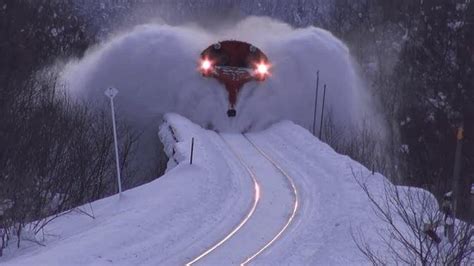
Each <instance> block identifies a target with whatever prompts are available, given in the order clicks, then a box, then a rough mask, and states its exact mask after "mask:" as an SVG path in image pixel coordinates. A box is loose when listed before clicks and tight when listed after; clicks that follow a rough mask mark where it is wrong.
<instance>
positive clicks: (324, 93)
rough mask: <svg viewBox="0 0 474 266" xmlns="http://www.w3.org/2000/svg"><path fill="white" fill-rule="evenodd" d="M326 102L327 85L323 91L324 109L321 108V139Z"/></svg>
mask: <svg viewBox="0 0 474 266" xmlns="http://www.w3.org/2000/svg"><path fill="white" fill-rule="evenodd" d="M325 100H326V84H324V89H323V107H322V108H321V124H320V126H319V139H320V140H322V139H321V135H322V133H323V118H324V102H325Z"/></svg>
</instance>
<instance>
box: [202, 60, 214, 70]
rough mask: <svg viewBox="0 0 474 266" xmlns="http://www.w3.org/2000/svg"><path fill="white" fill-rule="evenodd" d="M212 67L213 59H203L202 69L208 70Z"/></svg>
mask: <svg viewBox="0 0 474 266" xmlns="http://www.w3.org/2000/svg"><path fill="white" fill-rule="evenodd" d="M211 67H212V63H211V61H209V60H208V59H204V60H202V62H201V69H202V70H204V71H208V70H210V69H211Z"/></svg>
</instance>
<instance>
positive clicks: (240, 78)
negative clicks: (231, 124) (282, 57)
mask: <svg viewBox="0 0 474 266" xmlns="http://www.w3.org/2000/svg"><path fill="white" fill-rule="evenodd" d="M269 70H270V64H269V61H268V58H267V56H266V55H265V54H264V53H263V52H262V51H261V50H260V49H258V48H257V47H255V46H253V45H251V44H249V43H246V42H241V41H234V40H231V41H221V42H218V43H215V44H212V45H211V46H209V47H207V48H206V49H205V50H204V51H203V52H202V53H201V58H200V65H199V71H200V72H201V74H202V75H203V76H204V77H211V78H215V79H217V80H218V81H219V82H220V83H222V84H223V85H224V86H225V88H226V90H227V92H228V93H229V110H228V111H227V116H228V117H234V116H236V114H237V112H236V110H235V104H236V102H237V95H238V94H239V91H240V89H241V88H242V86H243V85H244V84H245V83H247V82H250V81H259V82H261V81H264V80H265V79H266V78H267V77H268V76H269V74H270V72H269Z"/></svg>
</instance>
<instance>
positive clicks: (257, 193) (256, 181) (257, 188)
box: [186, 135, 299, 265]
mask: <svg viewBox="0 0 474 266" xmlns="http://www.w3.org/2000/svg"><path fill="white" fill-rule="evenodd" d="M242 136H243V138H244V139H245V140H246V141H247V142H248V143H249V145H250V146H251V147H252V149H254V150H255V151H257V153H258V154H260V156H261V157H262V158H263V159H264V160H266V161H268V162H269V163H270V164H271V165H272V166H273V167H274V168H275V169H276V170H277V171H278V172H279V173H280V174H281V175H282V176H284V177H285V180H286V182H287V186H286V187H288V188H289V189H290V190H291V194H292V198H293V202H292V204H291V206H292V208H291V209H290V210H288V215H287V217H288V218H287V220H286V221H285V223H284V225H283V226H282V227H281V228H280V229H279V230H278V231H277V232H276V233H275V234H273V235H272V236H267V239H265V242H264V243H263V244H261V245H260V246H259V248H258V249H257V250H254V251H251V252H249V255H246V257H244V258H242V262H241V263H240V265H246V264H248V263H250V262H252V260H254V259H255V258H257V257H258V256H259V255H261V254H262V253H263V252H264V251H265V250H267V249H268V248H269V247H271V246H272V245H273V244H274V243H275V242H276V241H277V240H278V239H279V238H280V237H281V236H282V235H283V234H284V232H285V231H286V230H287V229H288V227H289V226H290V225H291V223H292V221H293V220H294V218H295V216H296V213H297V210H298V205H299V199H298V190H297V188H296V186H295V183H294V181H293V178H292V177H291V176H290V175H289V174H288V173H287V172H286V171H285V170H284V169H283V168H282V167H280V166H279V165H278V164H277V163H276V162H275V161H274V160H273V159H272V158H271V157H270V156H269V155H268V154H267V153H266V152H265V151H263V150H262V149H261V148H260V147H258V146H257V145H256V144H255V143H254V142H253V141H252V140H251V139H250V138H249V137H248V136H247V135H242ZM220 137H221V138H222V140H223V142H224V143H225V144H226V145H227V147H228V148H229V150H230V151H231V152H232V153H233V154H234V156H235V158H236V159H237V160H238V161H239V163H240V164H241V165H242V166H243V167H244V169H245V170H246V172H247V173H248V175H249V176H250V178H251V179H252V181H253V189H254V194H253V195H254V199H253V203H252V206H251V207H250V209H249V211H248V212H247V214H246V215H245V217H243V219H242V220H241V221H240V222H239V223H238V225H237V226H236V227H235V228H233V229H232V230H231V231H230V232H229V233H228V234H227V235H226V236H224V237H223V238H222V239H221V240H220V241H218V242H217V243H216V244H214V245H212V246H211V247H209V248H207V249H206V250H205V251H203V252H202V253H201V254H200V255H198V256H196V257H195V258H194V259H193V260H191V261H189V262H188V263H186V265H192V264H194V263H197V262H200V261H202V260H204V259H205V258H206V257H207V256H209V255H210V254H212V253H213V252H218V250H219V247H221V246H223V245H224V244H226V243H227V242H229V240H231V239H232V238H234V237H237V236H238V235H239V233H242V232H243V231H245V230H246V228H245V227H244V225H246V224H250V223H249V221H252V222H253V224H255V225H254V226H256V225H260V226H261V224H262V223H263V222H262V221H260V223H259V221H258V220H256V219H257V218H256V217H255V216H256V215H255V214H256V213H258V212H259V211H260V212H262V211H263V212H264V211H265V210H262V208H263V207H261V208H260V209H259V207H260V206H261V205H262V204H260V203H261V200H262V198H264V197H265V193H263V192H264V190H265V187H262V185H261V183H262V182H261V181H262V179H263V178H271V177H262V176H259V175H257V174H256V171H255V170H254V169H252V167H251V166H249V164H248V163H246V162H245V160H244V159H243V158H242V155H241V154H239V152H237V151H236V149H235V148H234V147H232V145H231V144H230V142H229V141H228V140H226V138H225V137H224V136H223V135H220ZM252 219H253V220H252Z"/></svg>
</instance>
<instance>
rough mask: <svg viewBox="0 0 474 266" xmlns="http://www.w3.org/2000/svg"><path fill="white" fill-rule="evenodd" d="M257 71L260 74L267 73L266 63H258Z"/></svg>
mask: <svg viewBox="0 0 474 266" xmlns="http://www.w3.org/2000/svg"><path fill="white" fill-rule="evenodd" d="M257 73H258V74H260V75H262V76H263V75H266V74H268V65H266V64H265V63H260V64H258V65H257Z"/></svg>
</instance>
